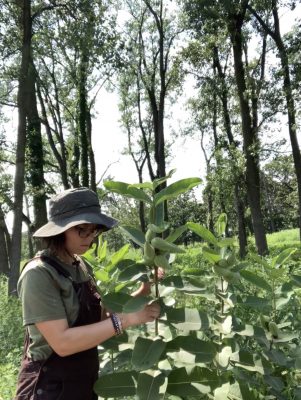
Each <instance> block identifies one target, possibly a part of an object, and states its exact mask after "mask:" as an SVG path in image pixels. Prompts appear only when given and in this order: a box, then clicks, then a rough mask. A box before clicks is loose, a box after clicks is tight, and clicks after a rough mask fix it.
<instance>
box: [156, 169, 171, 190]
mask: <svg viewBox="0 0 301 400" xmlns="http://www.w3.org/2000/svg"><path fill="white" fill-rule="evenodd" d="M175 172H176V169H172V170H170V171H169V172H168V174H167V175H166V176H164V177H163V178H158V179H154V180H153V183H152V185H153V190H155V189H156V188H157V187H158V186H159V185H161V184H162V183H164V182H166V181H167V179H169V178H171V177H172V175H173V174H174V173H175Z"/></svg>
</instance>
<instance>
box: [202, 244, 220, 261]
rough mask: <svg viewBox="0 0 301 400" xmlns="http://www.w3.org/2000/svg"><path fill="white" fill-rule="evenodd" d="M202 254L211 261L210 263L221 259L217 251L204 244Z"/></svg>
mask: <svg viewBox="0 0 301 400" xmlns="http://www.w3.org/2000/svg"><path fill="white" fill-rule="evenodd" d="M202 253H203V256H204V257H205V258H206V259H207V260H208V261H209V262H211V264H216V263H218V262H219V261H220V260H221V256H220V254H219V252H218V251H216V250H214V249H210V248H209V247H206V246H204V247H203V248H202Z"/></svg>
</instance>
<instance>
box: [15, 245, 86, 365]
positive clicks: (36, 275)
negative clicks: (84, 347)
mask: <svg viewBox="0 0 301 400" xmlns="http://www.w3.org/2000/svg"><path fill="white" fill-rule="evenodd" d="M40 254H44V255H48V254H47V251H43V252H41V253H39V255H40ZM52 257H53V256H52ZM53 258H54V259H55V260H56V261H57V262H59V264H60V265H61V266H62V267H63V268H64V269H65V270H66V271H68V272H69V273H70V274H71V277H72V280H73V281H74V282H77V283H79V282H86V281H88V280H89V279H90V277H91V275H90V274H91V271H88V267H87V266H86V265H85V264H84V262H83V261H82V260H81V263H80V265H79V266H71V265H68V264H65V263H63V262H62V261H60V260H59V259H57V258H55V257H53ZM72 280H71V279H70V278H66V277H64V276H63V275H62V274H60V273H58V272H57V271H56V269H55V268H54V267H52V266H51V265H49V264H47V263H46V262H44V261H42V260H41V259H39V258H35V259H33V260H31V261H30V262H29V263H28V264H27V265H26V267H25V268H24V270H23V271H22V273H21V276H20V278H19V281H18V293H19V296H20V298H21V301H22V312H23V324H24V325H25V326H27V327H28V331H29V335H30V339H31V343H30V346H29V354H28V356H29V357H31V358H33V359H34V360H44V359H47V358H48V357H49V356H50V355H51V353H52V349H51V347H50V346H49V345H48V343H47V342H46V340H45V339H44V337H43V336H42V335H41V334H40V332H39V330H38V329H37V328H36V326H35V323H36V322H42V321H51V320H56V319H67V321H68V324H69V326H71V325H72V324H73V323H74V322H75V320H76V318H77V315H78V310H79V303H78V298H77V295H76V293H75V290H74V289H73V285H72Z"/></svg>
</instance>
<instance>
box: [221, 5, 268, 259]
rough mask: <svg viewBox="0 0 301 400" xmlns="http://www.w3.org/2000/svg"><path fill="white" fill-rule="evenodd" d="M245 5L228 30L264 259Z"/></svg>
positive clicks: (253, 212)
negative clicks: (245, 58) (248, 82)
mask: <svg viewBox="0 0 301 400" xmlns="http://www.w3.org/2000/svg"><path fill="white" fill-rule="evenodd" d="M246 5H247V2H244V8H243V11H241V13H239V14H235V15H232V16H231V18H230V21H229V25H228V27H229V32H230V35H231V42H232V49H233V55H234V70H235V80H236V86H237V94H238V97H239V104H240V113H241V122H242V133H243V140H244V153H245V157H246V184H247V194H248V201H249V205H250V210H251V216H252V223H253V228H254V235H255V242H256V247H257V250H258V253H259V254H260V255H264V254H267V253H268V246H267V240H266V235H265V229H264V224H263V216H262V210H261V205H260V199H261V193H260V175H259V161H258V138H257V131H256V130H255V129H252V119H251V114H250V107H249V103H248V98H247V86H246V80H245V69H244V65H243V61H242V58H243V44H242V25H243V21H244V15H245V10H246Z"/></svg>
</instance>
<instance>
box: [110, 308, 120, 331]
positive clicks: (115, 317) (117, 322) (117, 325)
mask: <svg viewBox="0 0 301 400" xmlns="http://www.w3.org/2000/svg"><path fill="white" fill-rule="evenodd" d="M110 317H111V321H112V324H113V328H114V331H115V334H116V335H121V334H122V333H123V329H122V323H121V320H120V318H119V316H118V315H117V314H115V313H113V314H111V315H110Z"/></svg>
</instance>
